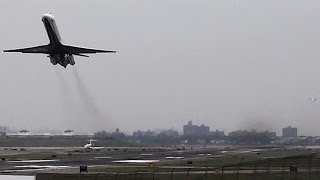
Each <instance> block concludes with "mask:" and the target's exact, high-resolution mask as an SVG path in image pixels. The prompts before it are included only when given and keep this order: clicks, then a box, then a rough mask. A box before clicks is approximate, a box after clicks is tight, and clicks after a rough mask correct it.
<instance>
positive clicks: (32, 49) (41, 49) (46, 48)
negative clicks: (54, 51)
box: [3, 45, 49, 54]
mask: <svg viewBox="0 0 320 180" xmlns="http://www.w3.org/2000/svg"><path fill="white" fill-rule="evenodd" d="M3 52H21V53H41V54H49V45H42V46H36V47H29V48H22V49H11V50H4V51H3Z"/></svg>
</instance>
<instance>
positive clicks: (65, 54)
mask: <svg viewBox="0 0 320 180" xmlns="http://www.w3.org/2000/svg"><path fill="white" fill-rule="evenodd" d="M42 22H43V24H44V27H45V28H46V31H47V34H48V37H49V40H50V42H49V44H47V45H42V46H36V47H29V48H22V49H11V50H4V51H3V52H21V53H37V54H48V57H49V58H50V62H51V63H52V64H53V65H56V64H60V65H61V66H63V67H65V68H66V67H67V65H68V64H70V65H74V64H75V61H74V58H73V55H75V56H83V57H89V56H87V55H85V54H95V53H116V51H106V50H98V49H88V48H82V47H75V46H68V45H64V44H62V41H61V38H60V35H59V31H58V28H57V25H56V23H55V19H54V16H53V15H51V14H50V13H46V14H44V15H43V17H42Z"/></svg>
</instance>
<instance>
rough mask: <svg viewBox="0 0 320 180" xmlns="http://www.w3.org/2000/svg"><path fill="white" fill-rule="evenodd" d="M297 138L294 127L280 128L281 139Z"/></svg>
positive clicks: (296, 131)
mask: <svg viewBox="0 0 320 180" xmlns="http://www.w3.org/2000/svg"><path fill="white" fill-rule="evenodd" d="M297 136H298V130H297V128H295V127H291V126H288V127H285V128H282V137H297Z"/></svg>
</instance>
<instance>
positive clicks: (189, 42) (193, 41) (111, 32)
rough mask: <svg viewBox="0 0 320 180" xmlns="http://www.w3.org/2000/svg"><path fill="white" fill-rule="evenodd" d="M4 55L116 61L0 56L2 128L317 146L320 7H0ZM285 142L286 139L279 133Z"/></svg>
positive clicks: (128, 2) (165, 2)
mask: <svg viewBox="0 0 320 180" xmlns="http://www.w3.org/2000/svg"><path fill="white" fill-rule="evenodd" d="M0 9H1V11H0V22H1V26H0V32H1V33H0V49H1V50H3V49H11V48H22V47H29V46H35V45H42V44H47V43H48V37H47V34H46V31H45V29H44V26H43V23H42V21H41V17H42V15H43V14H44V13H46V12H51V13H52V14H53V15H54V16H55V19H56V23H57V26H58V29H59V32H60V35H61V38H62V39H63V43H65V44H69V45H77V46H82V47H90V48H98V49H106V50H117V51H119V53H117V54H97V55H91V56H90V58H84V57H75V61H76V64H75V66H73V67H72V66H68V67H67V68H66V69H64V68H63V67H61V66H59V65H57V66H53V65H52V64H51V63H50V61H49V58H47V57H46V55H37V54H36V55H33V54H20V53H17V54H14V53H11V54H9V53H7V54H4V53H1V54H0V82H1V88H0V122H1V123H0V124H1V125H7V126H9V127H16V128H18V129H22V128H24V129H44V128H51V129H61V130H65V129H69V128H71V129H73V130H75V131H82V132H94V131H96V130H104V129H105V130H114V129H115V128H116V127H119V128H120V130H122V131H125V132H131V131H134V130H137V129H142V130H146V129H155V128H172V127H174V128H176V129H178V130H181V129H182V125H183V124H186V123H187V121H188V120H193V122H194V123H195V124H206V125H208V126H210V128H211V129H212V130H215V129H220V130H224V131H226V132H230V131H233V130H236V129H249V130H250V129H252V128H255V129H257V130H272V131H277V132H278V133H279V132H281V128H282V127H285V126H288V125H291V126H296V127H298V134H299V135H320V133H319V130H318V129H319V128H318V127H319V125H320V122H319V120H320V101H315V102H313V101H310V100H309V98H319V99H320V33H319V32H320V25H319V17H320V2H319V1H317V0H314V1H312V0H308V1H301V0H259V1H257V0H230V1H229V0H158V1H150V0H104V1H101V0H90V1H82V0H68V1H65V0H59V1H52V0H50V1H48V0H37V1H36V0H28V1H18V0H2V1H0ZM279 135H280V133H279Z"/></svg>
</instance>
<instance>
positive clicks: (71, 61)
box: [66, 55, 76, 66]
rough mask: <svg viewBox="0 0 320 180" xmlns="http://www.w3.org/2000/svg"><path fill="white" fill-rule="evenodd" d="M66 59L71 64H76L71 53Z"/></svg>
mask: <svg viewBox="0 0 320 180" xmlns="http://www.w3.org/2000/svg"><path fill="white" fill-rule="evenodd" d="M66 59H67V60H68V61H69V63H70V64H71V65H72V66H73V65H75V64H76V62H75V61H74V58H73V56H72V55H67V56H66Z"/></svg>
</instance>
